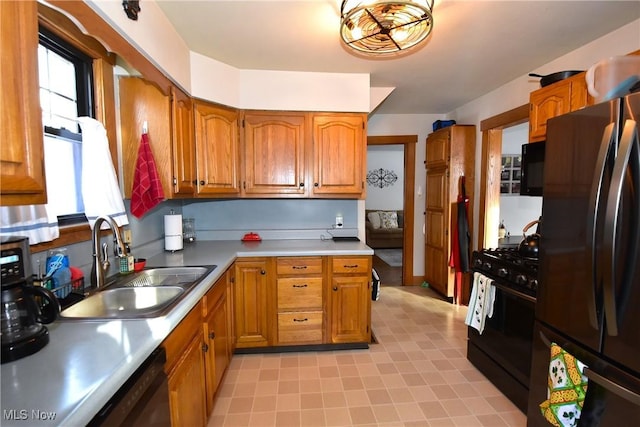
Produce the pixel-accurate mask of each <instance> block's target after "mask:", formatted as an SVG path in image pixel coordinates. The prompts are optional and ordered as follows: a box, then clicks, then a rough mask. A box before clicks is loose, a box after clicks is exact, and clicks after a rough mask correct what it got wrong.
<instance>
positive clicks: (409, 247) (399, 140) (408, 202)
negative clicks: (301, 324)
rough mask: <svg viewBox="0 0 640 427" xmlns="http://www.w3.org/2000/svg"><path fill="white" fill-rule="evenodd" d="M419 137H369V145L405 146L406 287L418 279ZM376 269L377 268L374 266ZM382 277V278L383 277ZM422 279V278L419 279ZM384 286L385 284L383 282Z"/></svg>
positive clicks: (403, 257) (404, 237) (404, 244)
mask: <svg viewBox="0 0 640 427" xmlns="http://www.w3.org/2000/svg"><path fill="white" fill-rule="evenodd" d="M417 142H418V135H390V136H369V137H367V145H400V144H401V145H403V146H404V161H403V166H404V189H403V196H402V197H403V210H404V224H403V225H404V226H403V233H402V277H401V280H400V283H401V284H402V285H403V286H404V285H416V284H418V283H417V282H416V278H415V277H414V276H413V240H414V239H413V233H414V228H415V224H414V208H415V200H414V198H413V197H414V195H413V188H414V186H415V175H416V165H415V158H416V144H417ZM374 268H375V266H374ZM381 277H382V276H381ZM418 279H420V278H418ZM383 284H385V283H384V282H383Z"/></svg>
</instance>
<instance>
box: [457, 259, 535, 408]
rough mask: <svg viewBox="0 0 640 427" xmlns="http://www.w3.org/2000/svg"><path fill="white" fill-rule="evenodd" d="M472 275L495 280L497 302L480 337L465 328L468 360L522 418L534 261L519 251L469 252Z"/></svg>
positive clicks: (531, 322) (528, 363) (532, 313)
mask: <svg viewBox="0 0 640 427" xmlns="http://www.w3.org/2000/svg"><path fill="white" fill-rule="evenodd" d="M472 271H473V272H474V277H475V276H476V275H477V274H482V275H484V276H486V277H488V278H489V279H492V280H493V282H492V283H493V286H494V287H495V300H494V303H493V314H492V316H491V317H490V318H489V317H487V318H486V320H485V327H484V330H483V331H482V333H480V332H479V331H478V330H476V329H474V328H473V327H471V326H470V327H469V333H468V337H469V341H468V346H467V359H469V361H470V362H471V363H472V364H473V365H474V366H475V367H476V368H478V370H479V371H480V372H482V373H483V374H484V375H485V376H486V377H487V378H488V379H489V380H490V381H491V382H492V383H493V384H494V385H495V386H496V387H497V388H498V389H500V391H502V393H503V394H504V395H505V396H507V397H508V398H509V399H510V400H511V401H512V402H513V403H514V404H515V405H516V406H517V407H518V408H520V409H521V410H522V411H523V412H525V413H526V411H527V401H528V395H529V378H530V370H531V352H532V346H533V327H534V321H535V305H536V293H537V289H538V260H537V259H533V258H525V257H523V256H521V255H520V254H519V253H518V250H517V248H498V249H482V250H480V251H474V252H473V256H472Z"/></svg>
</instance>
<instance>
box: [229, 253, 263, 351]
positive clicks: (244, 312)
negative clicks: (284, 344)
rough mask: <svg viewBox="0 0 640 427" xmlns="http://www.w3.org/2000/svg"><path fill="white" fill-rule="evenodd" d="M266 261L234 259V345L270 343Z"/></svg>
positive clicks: (260, 345) (238, 346)
mask: <svg viewBox="0 0 640 427" xmlns="http://www.w3.org/2000/svg"><path fill="white" fill-rule="evenodd" d="M268 262H269V260H268V259H267V258H246V259H242V260H238V261H236V262H235V267H234V278H233V279H234V304H233V305H234V310H235V325H236V347H237V348H246V347H266V346H268V345H270V343H271V341H270V339H269V336H270V333H269V324H268V323H267V319H268V314H269V312H270V309H269V305H270V304H269V300H268V295H269V288H270V286H269V279H270V276H271V275H270V274H269V270H270V268H269V266H268Z"/></svg>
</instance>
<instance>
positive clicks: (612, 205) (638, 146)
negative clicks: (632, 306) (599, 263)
mask: <svg viewBox="0 0 640 427" xmlns="http://www.w3.org/2000/svg"><path fill="white" fill-rule="evenodd" d="M634 148H635V150H634ZM632 154H633V158H631V155H632ZM639 156H640V142H639V140H638V124H637V123H636V122H635V121H634V120H626V121H625V123H624V127H623V130H622V137H621V138H620V148H619V150H618V156H617V157H616V162H615V164H614V166H613V173H612V175H611V185H610V187H609V197H608V199H607V209H606V215H605V224H604V227H605V228H604V239H603V250H604V254H605V256H604V262H603V285H602V287H603V295H604V313H605V318H606V324H607V332H608V334H609V335H611V336H617V335H618V307H617V305H616V276H617V272H616V257H617V255H618V254H617V251H616V249H617V247H618V243H619V242H618V237H619V236H618V227H619V225H620V224H619V223H618V222H619V221H618V220H619V214H620V208H621V202H622V190H623V186H624V183H625V178H626V177H627V169H628V167H629V163H630V160H632V161H631V174H630V175H631V179H632V180H633V184H632V185H633V186H634V188H635V189H637V188H638V186H639V185H640V167H639V161H640V160H639V159H638V157H639ZM636 191H637V190H636ZM634 199H635V200H633V201H632V203H631V205H632V206H631V207H630V208H629V209H630V211H631V212H630V214H631V216H630V218H632V220H631V221H630V223H631V230H630V231H631V232H630V233H629V235H628V236H625V238H624V241H626V242H629V247H628V248H629V251H628V255H629V257H628V259H626V260H624V262H623V263H622V264H623V265H624V271H623V275H622V278H621V280H622V282H621V286H620V292H621V293H623V294H624V293H626V292H628V291H629V287H630V286H632V285H633V277H632V275H633V272H634V271H635V268H636V263H637V262H638V241H639V240H640V226H639V225H638V221H637V220H634V219H635V218H638V216H639V215H640V197H638V195H637V194H635V198H634Z"/></svg>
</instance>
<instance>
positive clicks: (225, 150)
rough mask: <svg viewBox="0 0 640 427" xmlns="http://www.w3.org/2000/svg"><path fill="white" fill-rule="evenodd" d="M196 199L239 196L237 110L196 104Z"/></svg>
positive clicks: (209, 104)
mask: <svg viewBox="0 0 640 427" xmlns="http://www.w3.org/2000/svg"><path fill="white" fill-rule="evenodd" d="M194 111H195V112H194V114H195V140H196V159H197V165H198V166H197V178H196V179H197V181H198V182H197V195H198V196H200V197H230V196H238V195H239V194H240V139H239V135H238V116H239V114H238V110H236V109H234V108H228V107H222V106H219V105H216V104H212V103H209V102H204V101H195V110H194Z"/></svg>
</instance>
